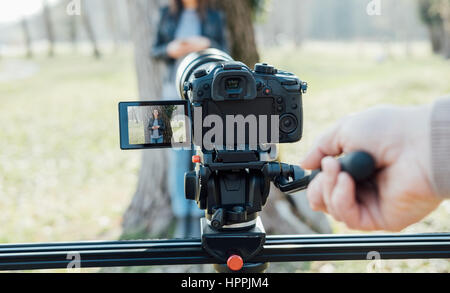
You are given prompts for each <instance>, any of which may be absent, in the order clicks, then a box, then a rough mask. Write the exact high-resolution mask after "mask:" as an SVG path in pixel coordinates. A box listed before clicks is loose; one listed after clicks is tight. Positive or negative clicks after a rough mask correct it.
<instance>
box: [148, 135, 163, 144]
mask: <svg viewBox="0 0 450 293" xmlns="http://www.w3.org/2000/svg"><path fill="white" fill-rule="evenodd" d="M163 142H164V138H163V137H162V136H161V137H160V138H150V143H152V144H153V143H163Z"/></svg>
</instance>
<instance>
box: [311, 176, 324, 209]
mask: <svg viewBox="0 0 450 293" xmlns="http://www.w3.org/2000/svg"><path fill="white" fill-rule="evenodd" d="M322 180H323V174H321V173H319V174H318V175H317V176H316V177H315V178H314V180H313V181H312V182H311V183H310V184H309V186H308V189H307V190H306V196H307V198H308V201H309V206H310V207H311V209H312V210H313V211H322V212H327V209H326V207H325V203H324V201H323V192H322Z"/></svg>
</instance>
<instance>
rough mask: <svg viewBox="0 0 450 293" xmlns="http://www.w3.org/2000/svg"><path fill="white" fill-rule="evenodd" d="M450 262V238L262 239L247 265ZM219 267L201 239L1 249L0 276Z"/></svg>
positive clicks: (443, 235) (6, 246) (441, 235)
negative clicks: (73, 267) (75, 266)
mask: <svg viewBox="0 0 450 293" xmlns="http://www.w3.org/2000/svg"><path fill="white" fill-rule="evenodd" d="M370 252H376V253H378V255H379V256H380V258H381V259H433V258H450V233H435V234H395V235H394V234H384V235H383V234H379V235H372V234H369V235H301V236H299V235H295V236H266V240H265V243H264V245H263V247H262V249H261V250H260V251H259V252H258V253H257V254H255V255H254V256H253V257H252V258H251V259H248V260H246V264H250V263H267V262H298V261H336V260H367V259H369V260H370V259H372V258H371V256H372V255H373V254H371V253H370ZM74 255H78V256H79V258H78V260H79V265H80V267H81V268H92V267H96V268H100V267H128V266H160V265H189V264H191V265H192V264H195V265H199V264H224V262H223V261H221V260H219V259H218V258H216V257H214V256H212V255H210V254H209V253H208V252H207V251H206V250H205V249H204V247H203V245H202V241H201V240H200V239H175V240H134V241H89V242H66V243H37V244H2V245H0V270H2V271H5V270H35V269H61V268H67V267H68V266H69V264H71V263H73V261H74V260H73V259H74V257H73V256H74Z"/></svg>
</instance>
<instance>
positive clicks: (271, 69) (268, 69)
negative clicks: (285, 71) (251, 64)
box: [255, 63, 276, 74]
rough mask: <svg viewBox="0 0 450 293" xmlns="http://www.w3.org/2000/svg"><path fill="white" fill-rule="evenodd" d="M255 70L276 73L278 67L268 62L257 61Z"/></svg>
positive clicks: (263, 72)
mask: <svg viewBox="0 0 450 293" xmlns="http://www.w3.org/2000/svg"><path fill="white" fill-rule="evenodd" d="M255 72H256V73H260V74H275V73H276V69H275V67H273V66H272V65H269V64H267V63H257V64H256V65H255Z"/></svg>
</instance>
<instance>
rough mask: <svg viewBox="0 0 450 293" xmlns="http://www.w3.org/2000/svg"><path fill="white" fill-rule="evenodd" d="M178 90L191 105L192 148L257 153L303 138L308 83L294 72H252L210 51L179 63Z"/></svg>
mask: <svg viewBox="0 0 450 293" xmlns="http://www.w3.org/2000/svg"><path fill="white" fill-rule="evenodd" d="M176 86H177V88H178V93H179V95H180V97H181V98H182V99H185V100H188V101H189V102H190V105H191V111H192V113H193V121H194V125H193V126H194V127H193V129H194V133H193V134H194V144H196V145H198V146H202V149H203V150H223V149H226V150H233V149H236V148H248V147H250V148H251V149H259V148H261V146H263V145H264V144H266V143H267V144H270V143H290V142H296V141H299V140H300V139H301V137H302V124H303V123H302V122H303V113H302V94H303V93H305V92H306V90H307V84H306V82H303V81H301V80H300V79H299V78H298V77H297V76H295V75H294V74H292V73H289V72H285V71H281V70H278V69H276V68H274V67H273V66H271V65H268V64H266V63H258V64H256V65H255V68H254V70H251V69H250V68H249V67H247V66H246V65H245V64H243V63H242V62H236V61H234V60H233V59H232V58H231V57H230V56H229V55H227V54H226V53H224V52H222V51H219V50H217V49H208V50H205V51H201V52H199V53H193V54H191V55H189V56H188V57H186V58H185V59H184V60H183V61H182V62H181V64H180V65H179V67H178V71H177V77H176ZM198 116H200V117H198ZM200 123H201V125H200ZM220 123H221V124H222V127H217V124H220ZM214 128H219V129H215V130H214ZM220 128H222V129H220ZM199 131H200V133H197V132H199ZM211 132H212V133H213V134H211ZM217 138H220V139H217Z"/></svg>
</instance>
